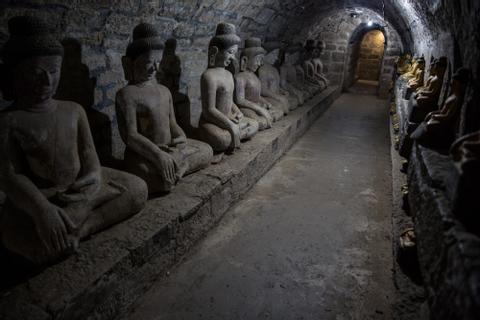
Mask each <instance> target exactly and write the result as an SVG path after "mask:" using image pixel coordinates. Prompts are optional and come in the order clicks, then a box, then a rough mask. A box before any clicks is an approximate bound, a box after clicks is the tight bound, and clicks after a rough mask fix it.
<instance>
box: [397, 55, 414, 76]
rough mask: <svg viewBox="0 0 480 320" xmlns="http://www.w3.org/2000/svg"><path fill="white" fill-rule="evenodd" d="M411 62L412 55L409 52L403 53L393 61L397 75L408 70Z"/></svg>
mask: <svg viewBox="0 0 480 320" xmlns="http://www.w3.org/2000/svg"><path fill="white" fill-rule="evenodd" d="M411 63H412V56H411V55H410V54H408V53H407V54H403V55H401V56H400V57H398V58H397V60H396V61H395V70H396V72H397V75H403V74H404V73H407V72H408V71H409V68H410V66H411Z"/></svg>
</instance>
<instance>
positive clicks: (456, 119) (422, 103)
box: [397, 54, 480, 235]
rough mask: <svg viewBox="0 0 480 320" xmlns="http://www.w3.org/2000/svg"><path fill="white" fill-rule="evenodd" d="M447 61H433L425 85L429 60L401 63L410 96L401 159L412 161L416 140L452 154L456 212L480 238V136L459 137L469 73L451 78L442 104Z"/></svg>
mask: <svg viewBox="0 0 480 320" xmlns="http://www.w3.org/2000/svg"><path fill="white" fill-rule="evenodd" d="M447 68H448V59H447V58H446V57H441V58H438V59H434V58H432V59H431V63H430V75H429V77H428V78H427V80H426V82H425V83H424V74H425V59H424V58H423V57H420V58H413V59H412V57H411V56H410V55H408V54H407V55H404V56H402V57H400V58H399V59H398V60H397V75H398V76H399V78H400V79H403V81H404V82H406V83H407V91H408V90H410V91H411V92H412V94H411V96H410V97H409V95H408V94H407V96H406V97H405V98H409V103H408V111H407V115H408V121H406V122H405V126H406V127H405V132H406V133H407V136H406V139H405V140H404V141H403V143H402V144H401V145H400V154H401V155H402V156H403V157H405V158H407V159H408V158H409V156H410V153H411V148H412V145H413V141H417V143H418V144H420V145H422V146H424V147H427V148H430V149H434V150H436V151H438V152H440V153H444V154H447V153H449V154H450V155H451V157H452V160H453V161H454V164H455V170H457V172H456V173H452V174H453V175H454V176H456V177H457V178H456V186H455V188H456V191H455V194H454V198H453V202H454V203H453V207H452V208H453V211H454V213H455V215H456V216H457V217H458V218H459V219H460V220H461V221H463V222H464V224H465V226H466V228H467V229H469V230H471V231H473V232H475V233H477V234H479V235H480V220H479V218H478V212H479V211H480V205H479V202H478V199H477V198H476V197H477V193H478V181H480V131H477V132H473V133H469V134H467V135H465V136H462V137H460V138H458V132H459V131H460V128H459V127H460V122H461V117H462V107H463V105H464V99H465V94H466V90H467V87H468V86H469V85H470V81H471V73H470V70H469V69H467V68H463V67H461V68H459V69H457V70H456V71H455V73H454V74H453V76H452V78H451V82H450V86H449V88H448V97H447V98H446V99H445V101H444V102H443V103H441V105H439V103H440V102H439V101H440V100H441V99H440V96H441V92H442V89H443V84H444V77H445V73H446V70H447Z"/></svg>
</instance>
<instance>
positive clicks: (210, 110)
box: [196, 23, 259, 154]
mask: <svg viewBox="0 0 480 320" xmlns="http://www.w3.org/2000/svg"><path fill="white" fill-rule="evenodd" d="M239 43H240V38H239V37H238V36H237V35H236V32H235V26H234V25H232V24H229V23H220V24H218V26H217V30H216V34H215V36H214V37H213V38H212V39H211V41H210V44H209V48H208V69H207V70H206V71H205V72H204V73H203V74H202V78H201V91H202V113H201V115H200V122H199V126H198V130H197V132H196V137H197V138H198V139H200V140H202V141H204V142H206V143H208V144H209V145H210V146H211V147H212V148H213V151H214V152H215V153H217V154H221V153H223V152H234V151H235V149H237V148H240V142H241V141H242V140H248V139H250V138H252V137H253V136H254V135H255V134H256V133H257V132H258V128H259V124H258V122H257V121H256V120H254V119H251V118H248V117H246V116H245V115H244V114H243V113H242V112H241V111H240V109H239V108H238V107H237V105H236V104H235V103H234V102H233V95H234V89H235V84H234V79H233V76H232V73H230V72H229V71H227V70H226V69H225V68H226V67H228V66H229V65H230V64H231V63H232V61H234V60H235V57H236V54H237V52H238V45H239Z"/></svg>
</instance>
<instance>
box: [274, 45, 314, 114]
mask: <svg viewBox="0 0 480 320" xmlns="http://www.w3.org/2000/svg"><path fill="white" fill-rule="evenodd" d="M289 50H290V48H283V49H282V50H280V52H279V59H278V64H279V69H280V88H281V89H282V90H285V91H287V92H288V93H289V94H290V95H291V96H295V97H296V98H297V101H298V103H299V105H300V106H301V105H303V104H304V103H305V99H306V98H307V97H309V95H310V94H309V93H308V91H306V90H304V88H302V87H300V86H299V85H298V80H297V71H296V70H295V66H294V65H293V64H292V62H291V58H290V57H291V55H290V51H289Z"/></svg>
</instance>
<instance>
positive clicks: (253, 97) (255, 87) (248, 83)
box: [236, 71, 262, 103]
mask: <svg viewBox="0 0 480 320" xmlns="http://www.w3.org/2000/svg"><path fill="white" fill-rule="evenodd" d="M236 77H237V84H238V85H239V86H243V88H244V90H245V99H247V100H249V101H252V102H255V103H258V102H260V94H261V90H262V84H261V82H260V79H258V77H257V76H256V75H255V74H254V73H253V72H251V71H244V72H240V73H239V74H237V75H236Z"/></svg>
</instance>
